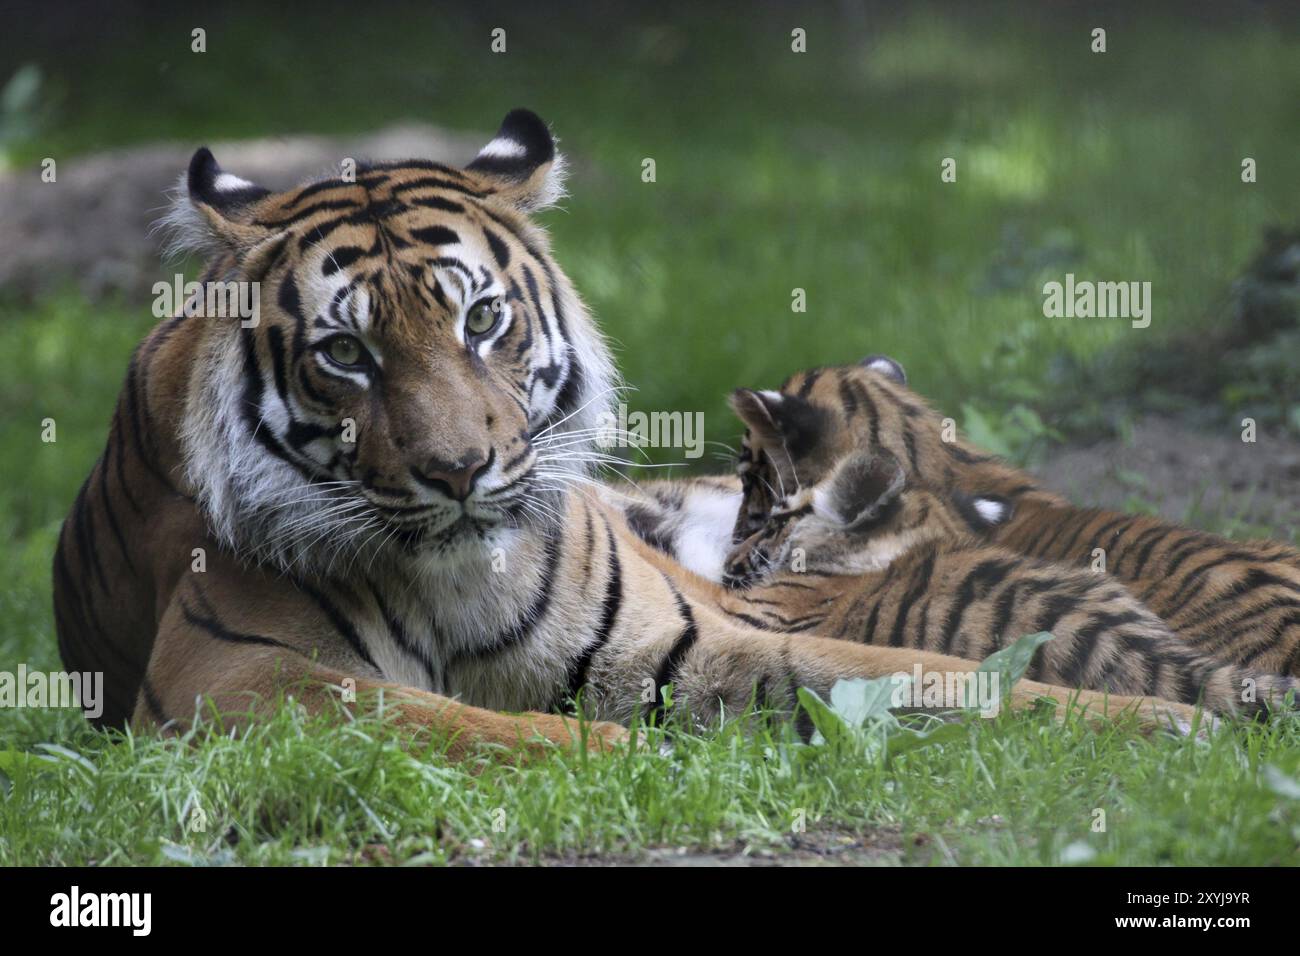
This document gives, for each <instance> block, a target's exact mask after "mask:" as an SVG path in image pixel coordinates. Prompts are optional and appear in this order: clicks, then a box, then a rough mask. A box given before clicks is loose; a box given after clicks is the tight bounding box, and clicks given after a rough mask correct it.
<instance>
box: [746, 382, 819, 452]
mask: <svg viewBox="0 0 1300 956" xmlns="http://www.w3.org/2000/svg"><path fill="white" fill-rule="evenodd" d="M731 408H732V410H733V411H734V412H735V413H736V414H737V415H738V416H739V417H740V420H741V421H742V422H744V423H745V425H746V427H747V428H749V431H750V433H751V434H752V435H753V436H754V438H755V439H757V441H758V444H759V445H764V444H768V443H771V444H774V445H782V446H785V447H786V448H787V450H789V451H790V453H791V454H794V455H801V454H803V453H804V452H806V451H807V449H808V448H809V447H811V445H812V444H813V443H814V442H815V441H816V438H817V434H818V431H819V430H820V427H821V417H822V412H821V410H820V409H818V408H817V406H816V405H813V404H812V403H811V402H809V401H807V400H806V399H802V398H800V397H799V396H798V395H787V394H785V393H784V392H769V391H762V392H757V391H754V390H753V389H751V388H738V389H736V390H735V391H734V392H732V393H731Z"/></svg>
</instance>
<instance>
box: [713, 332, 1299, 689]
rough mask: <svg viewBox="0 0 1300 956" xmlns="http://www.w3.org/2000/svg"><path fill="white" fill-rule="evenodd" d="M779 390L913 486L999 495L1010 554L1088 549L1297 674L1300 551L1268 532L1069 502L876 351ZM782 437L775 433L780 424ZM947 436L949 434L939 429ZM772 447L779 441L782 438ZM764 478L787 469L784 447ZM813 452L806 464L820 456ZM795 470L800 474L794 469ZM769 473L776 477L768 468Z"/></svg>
mask: <svg viewBox="0 0 1300 956" xmlns="http://www.w3.org/2000/svg"><path fill="white" fill-rule="evenodd" d="M780 394H781V395H783V396H785V397H786V399H787V400H788V401H789V402H790V403H791V405H792V406H795V407H797V406H798V405H800V404H803V405H806V406H809V407H810V408H811V409H813V410H812V411H807V410H806V409H805V411H804V414H806V415H810V416H813V417H814V418H819V419H820V420H822V421H823V422H831V423H833V424H835V425H836V426H837V427H836V428H835V429H834V436H833V437H828V438H827V441H828V442H833V443H834V445H833V447H828V448H827V449H826V451H825V453H826V454H827V455H828V456H830V457H832V458H833V457H834V456H836V455H840V456H842V455H844V454H846V453H847V452H848V451H849V450H850V449H851V448H853V447H855V446H859V445H861V446H866V447H872V448H880V449H883V450H886V451H888V452H890V453H891V454H893V455H894V456H895V458H897V460H898V461H899V462H901V463H902V466H903V469H904V471H905V474H906V476H907V480H908V482H909V483H911V484H912V486H914V487H918V488H927V489H930V490H932V491H934V492H935V493H936V494H938V495H940V496H966V497H975V496H980V495H988V496H996V497H998V498H1000V499H1003V500H1005V501H1006V502H1007V504H1008V506H1009V508H1010V512H1011V514H1010V518H1009V520H1007V521H1006V522H1003V523H999V524H997V525H993V526H990V527H988V528H986V529H984V530H983V531H982V532H981V537H982V538H983V540H985V541H987V542H989V543H995V544H999V545H1001V546H1004V547H1006V548H1008V549H1011V550H1013V551H1016V552H1017V553H1019V554H1023V555H1027V556H1032V557H1039V558H1044V559H1050V560H1053V561H1062V562H1066V563H1069V564H1075V565H1081V566H1088V567H1091V566H1092V565H1093V563H1094V561H1095V559H1096V555H1095V553H1094V552H1095V551H1096V549H1101V551H1102V552H1104V557H1105V568H1106V571H1107V572H1108V573H1109V574H1111V575H1113V576H1114V577H1116V578H1118V579H1119V580H1120V581H1123V582H1124V583H1125V584H1126V585H1127V586H1128V588H1129V589H1130V590H1131V591H1132V592H1133V594H1134V595H1135V596H1136V597H1137V598H1139V599H1140V600H1141V601H1142V602H1143V603H1144V604H1145V605H1146V606H1147V607H1148V608H1150V609H1151V610H1152V611H1154V612H1155V613H1156V614H1157V615H1159V616H1160V617H1161V618H1162V619H1164V620H1165V621H1166V622H1168V623H1169V625H1170V626H1171V627H1172V628H1173V629H1174V631H1175V632H1176V633H1177V634H1178V635H1179V637H1181V638H1182V639H1183V640H1185V641H1187V642H1188V643H1189V644H1191V645H1192V646H1193V647H1194V648H1195V649H1196V650H1198V651H1200V652H1203V653H1205V654H1209V655H1212V656H1214V657H1216V658H1218V659H1219V660H1223V661H1229V662H1232V663H1235V664H1239V665H1241V666H1248V667H1250V668H1252V669H1255V670H1259V671H1266V672H1270V673H1281V674H1291V675H1300V551H1297V550H1296V549H1295V548H1292V547H1290V546H1288V545H1285V544H1281V543H1277V542H1266V541H1248V542H1236V541H1228V540H1226V539H1224V538H1221V537H1219V536H1217V535H1214V534H1209V533H1207V532H1204V531H1198V530H1195V529H1192V528H1185V527H1182V526H1179V525H1177V524H1174V523H1172V522H1169V521H1164V520H1162V519H1159V518H1153V517H1149V516H1139V515H1126V514H1122V513H1119V512H1113V511H1106V510H1102V509H1093V508H1078V507H1075V506H1073V505H1071V504H1070V503H1069V502H1068V501H1066V500H1065V499H1063V498H1061V497H1060V496H1058V495H1055V494H1053V493H1050V492H1047V491H1045V490H1043V489H1042V488H1040V487H1039V485H1038V482H1037V481H1036V479H1034V478H1033V477H1032V476H1031V475H1029V474H1027V473H1025V472H1023V471H1021V470H1019V469H1016V468H1013V467H1011V466H1009V465H1007V464H1006V463H1005V462H1002V461H1000V460H999V459H997V458H995V457H993V456H991V455H988V454H987V453H985V452H983V451H981V450H980V449H978V448H976V447H974V446H972V445H970V444H968V443H967V442H965V441H963V440H961V439H960V437H956V436H953V435H951V434H950V430H949V429H946V428H945V422H944V418H943V416H942V415H940V414H939V413H938V412H936V411H935V410H934V409H933V408H931V407H930V405H929V404H928V403H927V402H926V401H925V400H924V399H923V398H921V397H920V396H919V395H917V394H916V393H915V392H914V391H912V390H911V389H910V388H908V386H907V379H906V376H905V374H904V373H903V370H902V367H901V366H900V365H899V364H898V363H897V362H895V361H894V360H892V359H888V358H885V357H882V356H874V357H872V358H869V359H866V360H864V361H863V362H862V363H860V364H859V365H853V366H845V367H835V368H818V369H812V370H809V371H805V372H799V373H797V374H795V375H793V376H791V377H790V378H789V379H788V380H787V381H786V382H785V384H784V385H783V386H782V388H781V392H780ZM778 437H779V436H778ZM949 438H951V439H953V440H946V439H949ZM771 447H776V448H778V449H779V448H780V443H779V442H778V443H777V444H776V445H773V446H771ZM773 457H774V458H775V470H774V471H773V473H772V474H771V475H767V476H766V477H764V478H763V479H762V480H763V481H765V482H770V483H773V484H779V483H780V482H781V481H783V480H786V479H788V478H789V477H790V476H789V475H788V474H782V473H781V469H782V468H785V467H787V466H786V465H785V464H783V462H784V457H783V455H782V454H781V453H778V454H776V455H774V456H773ZM819 466H820V463H819V462H818V461H816V460H811V459H810V460H807V461H805V462H804V465H803V467H804V469H805V470H807V469H809V468H814V469H815V468H816V467H819ZM749 467H750V466H749V465H747V464H746V463H745V462H744V461H743V460H742V478H743V480H744V481H745V482H746V484H747V488H746V500H747V501H750V502H752V504H751V506H750V508H751V510H752V511H753V512H754V514H752V515H750V516H749V517H746V515H744V514H742V515H741V517H740V524H739V525H738V533H740V534H744V533H745V532H747V531H752V529H753V527H754V522H755V520H756V518H757V516H760V515H761V514H763V513H764V511H765V509H767V508H768V507H770V504H771V496H770V494H769V493H768V491H767V489H766V488H765V487H764V486H763V485H762V484H761V483H760V482H759V478H760V476H758V475H754V476H752V477H749V476H747V471H746V470H747V469H748V468H749ZM800 477H801V478H803V477H805V476H803V475H801V476H800ZM773 478H775V480H773Z"/></svg>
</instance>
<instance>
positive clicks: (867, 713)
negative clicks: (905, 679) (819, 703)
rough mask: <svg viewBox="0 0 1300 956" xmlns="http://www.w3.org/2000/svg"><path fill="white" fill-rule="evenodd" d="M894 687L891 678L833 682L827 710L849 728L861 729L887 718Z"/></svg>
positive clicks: (860, 678) (863, 678)
mask: <svg viewBox="0 0 1300 956" xmlns="http://www.w3.org/2000/svg"><path fill="white" fill-rule="evenodd" d="M909 680H910V677H909ZM897 687H898V682H897V681H895V680H894V678H892V677H877V678H874V679H871V680H868V679H867V678H865V677H853V678H845V679H842V680H837V681H836V682H835V686H833V687H832V688H831V709H832V710H834V711H835V713H836V714H838V715H839V716H840V718H841V719H843V720H844V722H845V723H847V724H848V725H849V726H850V727H861V726H862V725H863V724H865V723H866V722H867V721H868V720H873V719H880V718H882V717H886V716H888V715H889V708H890V707H891V706H892V705H893V702H894V692H895V690H896V688H897Z"/></svg>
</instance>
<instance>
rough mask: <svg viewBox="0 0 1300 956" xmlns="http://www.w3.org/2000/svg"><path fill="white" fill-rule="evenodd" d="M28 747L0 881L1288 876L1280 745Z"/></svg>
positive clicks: (154, 742)
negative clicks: (1069, 870)
mask: <svg viewBox="0 0 1300 956" xmlns="http://www.w3.org/2000/svg"><path fill="white" fill-rule="evenodd" d="M38 728H39V729H40V731H41V732H43V733H46V734H48V735H49V737H50V738H51V739H53V740H57V741H58V742H59V744H58V747H59V749H58V750H56V751H49V750H41V749H39V748H38V749H37V750H36V751H35V753H36V754H37V756H31V757H28V758H26V760H25V761H24V762H23V763H22V764H21V765H19V766H17V767H15V766H13V761H12V760H11V761H10V762H9V766H8V768H7V774H8V776H9V777H10V787H11V792H10V793H9V795H8V797H7V798H5V799H0V834H3V840H0V864H59V865H62V864H86V863H94V864H105V865H107V864H126V863H149V864H164V863H182V864H218V863H250V864H251V863H271V864H293V863H298V864H309V863H310V864H327V863H357V862H366V863H390V864H399V863H447V862H473V861H493V862H521V861H522V862H532V861H539V860H543V861H544V860H567V861H573V860H577V859H584V858H596V857H601V858H611V857H612V858H617V859H635V858H637V857H638V855H639V854H641V853H642V852H643V851H644V849H645V848H646V847H651V846H665V847H683V848H687V849H689V850H692V851H696V852H709V853H712V852H727V853H731V854H735V853H738V852H741V851H742V850H743V852H745V853H748V854H754V855H758V854H764V853H774V854H775V855H776V856H777V857H778V858H780V857H781V856H782V855H783V854H785V853H787V852H789V851H790V850H797V849H798V848H799V847H800V844H801V843H803V842H804V841H812V842H814V844H815V843H816V841H817V840H818V838H819V837H822V836H825V835H830V834H833V835H837V836H838V835H844V834H855V835H860V834H863V833H866V834H867V835H869V836H871V837H872V838H873V843H874V844H875V846H876V848H877V850H878V851H879V853H878V855H877V856H876V857H874V858H873V859H874V860H875V861H877V862H883V863H914V864H916V863H919V864H931V863H933V864H939V863H954V862H957V863H985V864H1060V863H1070V862H1091V863H1096V864H1152V863H1160V864H1164V863H1168V864H1192V863H1196V864H1216V865H1217V864H1282V863H1294V862H1295V843H1296V834H1297V828H1300V803H1297V801H1296V799H1295V797H1294V795H1291V796H1288V795H1287V793H1288V792H1289V788H1290V787H1296V786H1297V785H1296V784H1295V783H1294V782H1293V781H1294V777H1295V774H1296V773H1297V771H1298V770H1300V747H1298V746H1297V745H1298V744H1300V735H1298V732H1297V729H1296V724H1295V723H1294V722H1289V723H1287V724H1286V725H1285V726H1284V725H1281V724H1279V725H1275V726H1273V727H1257V726H1252V727H1237V728H1229V729H1227V730H1224V731H1222V732H1220V733H1219V734H1217V735H1215V736H1213V737H1211V738H1210V740H1208V741H1205V740H1195V739H1192V738H1178V739H1175V738H1161V739H1157V740H1146V739H1143V738H1141V737H1136V736H1134V735H1133V734H1132V733H1131V732H1130V731H1129V730H1127V729H1125V728H1123V727H1119V728H1116V729H1114V730H1110V731H1106V732H1100V733H1099V732H1096V731H1093V730H1091V729H1088V728H1087V727H1086V726H1085V725H1083V724H1082V723H1081V722H1080V721H1078V720H1075V719H1070V720H1067V722H1066V723H1065V724H1064V725H1061V724H1058V723H1055V722H1053V721H1052V720H1051V719H1050V718H1049V717H1047V716H1046V715H1031V716H1026V717H1011V716H1010V715H1009V714H1008V713H1006V712H1004V713H1003V714H1002V715H1000V716H999V717H997V718H993V719H991V720H981V719H979V718H971V719H969V720H968V722H967V723H966V724H964V725H963V728H962V730H961V732H960V733H959V735H958V737H957V739H956V740H953V741H950V742H948V743H945V744H941V745H936V746H934V747H933V748H930V749H925V750H919V751H913V752H910V753H907V754H903V755H901V756H898V757H896V758H895V759H894V760H892V761H891V762H889V763H885V762H883V761H882V760H881V759H880V758H878V757H876V756H872V755H870V754H869V753H867V752H866V751H864V750H863V749H859V748H857V747H854V746H851V745H837V746H834V747H831V746H827V747H814V746H805V745H801V744H798V743H794V742H791V741H790V740H789V739H788V737H787V736H786V735H785V734H782V733H779V732H778V733H776V734H773V733H771V732H762V731H760V732H756V733H749V734H745V733H742V732H741V730H740V723H739V722H735V723H732V724H730V725H728V726H727V727H726V728H724V729H723V730H722V731H720V732H718V733H715V734H708V735H704V736H699V735H694V734H688V733H683V732H679V731H671V730H670V731H669V734H668V739H669V740H670V741H671V742H672V744H673V749H672V752H671V754H670V755H668V756H661V755H660V754H659V753H658V752H656V750H655V749H654V747H653V744H654V743H656V742H657V741H658V739H659V738H658V737H654V738H652V740H651V745H650V746H645V747H642V748H641V749H640V750H632V749H630V748H629V749H625V750H622V751H619V752H616V753H614V754H611V755H607V756H602V757H588V756H574V755H568V754H563V753H559V752H557V753H556V754H555V755H554V756H552V757H550V758H549V759H546V760H542V761H539V762H537V763H535V764H531V765H527V766H517V765H514V764H511V763H508V762H507V763H504V764H503V763H501V762H500V761H497V760H491V759H487V758H486V756H485V758H484V760H483V761H482V762H481V763H471V764H469V765H448V764H447V763H446V762H445V761H444V760H443V759H442V757H441V750H440V748H438V747H436V746H435V747H429V748H425V749H416V750H415V751H413V752H408V751H406V750H404V749H402V748H401V747H400V746H399V743H400V741H399V738H398V737H397V736H396V734H395V733H394V732H393V731H392V729H391V727H386V726H385V725H384V724H383V723H381V722H380V721H378V720H376V719H373V718H366V719H360V720H357V721H356V722H354V723H350V724H347V725H346V726H344V727H342V728H339V727H332V726H329V725H327V724H324V723H319V722H312V721H309V720H306V719H304V718H302V717H301V716H300V715H299V714H298V713H297V712H296V711H294V710H293V709H291V708H285V709H283V710H282V711H281V712H280V714H279V716H278V717H277V718H276V719H274V720H272V721H270V722H268V723H264V724H261V725H258V726H256V727H255V728H254V729H252V730H250V731H249V732H248V734H247V735H246V736H241V737H238V738H235V739H231V737H229V736H223V735H221V734H217V733H209V732H208V731H207V730H202V731H200V732H197V733H192V734H190V735H188V736H186V737H185V738H181V739H172V740H160V739H157V738H153V737H123V738H121V739H117V740H115V741H110V740H109V739H108V738H106V737H104V736H102V735H99V734H96V733H94V732H92V731H90V730H88V729H87V728H86V727H85V726H84V725H83V724H82V723H81V721H80V718H79V717H77V716H75V715H73V716H67V717H63V718H45V719H42V720H39V721H37V722H36V723H33V724H32V725H30V726H28V727H25V728H24V730H25V731H26V732H25V733H24V734H23V736H25V737H29V739H35V738H32V737H30V735H31V734H33V733H36V732H37V731H38ZM3 767H5V763H4V755H3V754H0V768H3ZM1288 781H1290V783H1288ZM194 808H198V810H199V812H200V813H201V814H202V816H201V818H199V817H196V815H195V814H194ZM1099 810H1100V811H1103V812H1104V816H1099V815H1098V813H1097V811H1099ZM198 819H201V828H200V827H196V826H195V821H196V820H198ZM1098 821H1100V822H1101V823H1103V824H1104V830H1096V829H1094V826H1095V825H1096V823H1097V822H1098ZM801 822H802V823H803V825H804V826H805V827H806V830H807V832H806V833H802V832H796V826H797V825H798V824H799V823H801ZM849 858H850V859H859V857H849Z"/></svg>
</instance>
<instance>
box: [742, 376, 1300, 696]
mask: <svg viewBox="0 0 1300 956" xmlns="http://www.w3.org/2000/svg"><path fill="white" fill-rule="evenodd" d="M733 406H734V407H735V409H736V411H737V413H738V414H739V415H740V417H741V418H742V419H743V420H744V422H745V424H746V425H747V426H748V429H749V439H748V442H749V446H750V453H751V462H750V466H749V467H748V468H746V469H745V482H746V485H747V490H748V492H749V493H748V494H746V496H745V499H746V500H745V502H744V504H743V505H742V507H741V509H740V513H739V516H738V518H739V524H740V526H741V528H742V530H743V529H746V528H748V526H749V524H750V523H751V522H752V521H753V518H754V515H753V511H752V509H753V508H754V507H756V504H755V500H754V499H756V498H758V499H761V500H762V501H763V502H767V501H769V500H771V502H772V503H771V505H770V506H766V505H758V506H761V507H767V513H766V516H765V518H764V519H763V521H762V523H761V524H760V525H759V526H758V528H757V529H756V530H754V531H753V532H752V533H750V534H748V535H747V536H746V537H745V538H744V539H743V540H741V541H740V542H739V544H737V545H736V546H735V548H734V549H733V550H732V552H731V553H730V554H729V555H728V556H727V558H726V562H725V568H724V583H726V584H728V585H729V586H731V587H733V588H736V587H739V588H744V590H741V591H737V592H736V593H735V594H734V595H733V597H732V598H731V600H729V601H724V602H723V608H724V610H726V611H727V612H728V613H730V614H732V615H733V616H735V617H736V618H738V619H740V620H743V621H745V622H746V623H749V624H752V625H754V626H758V627H765V628H769V629H772V630H777V631H784V632H812V633H816V634H818V635H821V636H825V637H837V638H842V639H847V640H853V641H858V642H862V643H869V644H876V645H888V646H892V647H911V648H918V649H924V650H930V651H938V652H941V653H945V654H953V655H956V656H960V657H964V658H970V659H982V658H984V657H986V656H988V655H989V654H991V653H992V652H994V651H996V650H998V649H1000V648H1002V647H1004V646H1006V645H1007V644H1009V643H1011V642H1013V641H1014V640H1015V639H1016V638H1018V637H1020V636H1022V635H1024V634H1031V633H1037V632H1041V631H1050V632H1051V633H1052V634H1053V635H1054V638H1055V639H1054V640H1052V641H1049V642H1048V643H1047V644H1045V645H1044V646H1043V647H1042V648H1040V649H1039V651H1038V652H1037V654H1036V655H1035V658H1034V660H1033V662H1032V664H1031V666H1030V670H1029V672H1028V676H1030V677H1031V678H1032V679H1035V680H1042V681H1046V682H1048V683H1052V684H1059V685H1064V686H1067V687H1084V688H1091V689H1094V690H1102V691H1108V692H1111V693H1117V694H1158V695H1160V696H1162V697H1166V698H1168V699H1170V700H1178V701H1184V702H1197V701H1201V702H1203V703H1204V705H1205V706H1207V707H1208V708H1210V709H1211V710H1214V711H1216V712H1219V713H1234V712H1239V711H1240V712H1245V713H1251V714H1254V713H1258V712H1260V711H1262V710H1263V709H1264V708H1265V707H1266V706H1268V705H1269V704H1273V705H1276V704H1280V703H1281V701H1282V698H1283V696H1284V695H1285V694H1286V692H1287V691H1289V690H1291V689H1293V687H1294V686H1295V683H1294V682H1293V681H1291V680H1290V679H1288V678H1284V677H1276V676H1272V675H1262V674H1257V673H1254V672H1249V671H1246V670H1243V669H1242V668H1239V667H1235V666H1232V665H1225V664H1223V663H1222V662H1219V661H1216V660H1214V659H1213V658H1209V657H1206V656H1204V655H1200V654H1197V653H1196V652H1195V651H1193V650H1191V649H1190V648H1188V646H1187V645H1186V643H1185V642H1183V641H1181V640H1179V639H1178V637H1177V636H1176V635H1175V634H1173V633H1172V632H1171V631H1170V629H1169V627H1168V626H1167V625H1166V624H1165V623H1164V622H1163V621H1162V620H1160V618H1158V617H1157V616H1156V615H1155V614H1153V613H1152V612H1151V611H1150V610H1148V609H1147V608H1146V607H1145V606H1143V605H1142V603H1141V602H1139V601H1138V600H1137V599H1136V598H1134V597H1133V595H1132V594H1130V593H1129V592H1128V590H1127V589H1126V588H1125V587H1124V586H1123V585H1122V584H1120V583H1118V582H1117V581H1115V580H1114V579H1113V578H1110V577H1108V576H1106V575H1104V574H1098V573H1094V572H1091V571H1086V570H1083V569H1078V568H1072V567H1067V566H1062V565H1057V564H1052V563H1049V562H1046V561H1039V560H1034V559H1030V558H1025V557H1022V556H1020V555H1017V554H1015V553H1013V552H1011V551H1008V550H1007V549H1005V548H1001V547H995V546H991V545H986V544H981V543H980V542H979V541H978V538H977V535H979V534H984V533H987V532H989V531H990V530H991V529H993V528H995V527H997V526H998V525H1000V524H1004V523H1006V522H1007V521H1008V520H1010V519H1011V516H1012V513H1013V510H1012V508H1011V506H1010V504H1009V502H1008V501H1007V500H1006V499H1004V498H1001V497H998V496H992V495H989V496H979V497H968V496H965V495H961V494H957V495H951V496H943V495H936V494H934V493H932V492H930V491H927V490H925V489H923V488H914V487H909V483H908V481H907V477H906V472H905V470H904V468H903V467H902V465H901V464H900V463H899V461H898V460H897V458H895V456H894V455H893V454H891V453H890V452H888V451H884V450H881V449H874V450H873V449H872V448H871V447H870V446H868V445H867V444H866V443H865V442H861V443H860V447H857V448H854V446H853V443H852V442H846V441H845V435H844V434H843V431H844V429H845V428H846V427H849V426H850V425H851V422H850V420H849V419H846V418H845V416H844V415H842V414H841V410H840V409H838V408H835V407H830V406H822V405H820V404H818V403H816V402H814V401H812V400H811V399H809V398H800V397H798V396H797V395H791V394H788V393H784V392H783V393H776V392H753V391H748V390H741V391H738V392H736V393H735V394H734V395H733ZM845 448H849V449H852V450H849V451H847V452H846V451H845ZM759 488H762V494H761V495H760V494H758V493H757V490H758V489H759Z"/></svg>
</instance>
